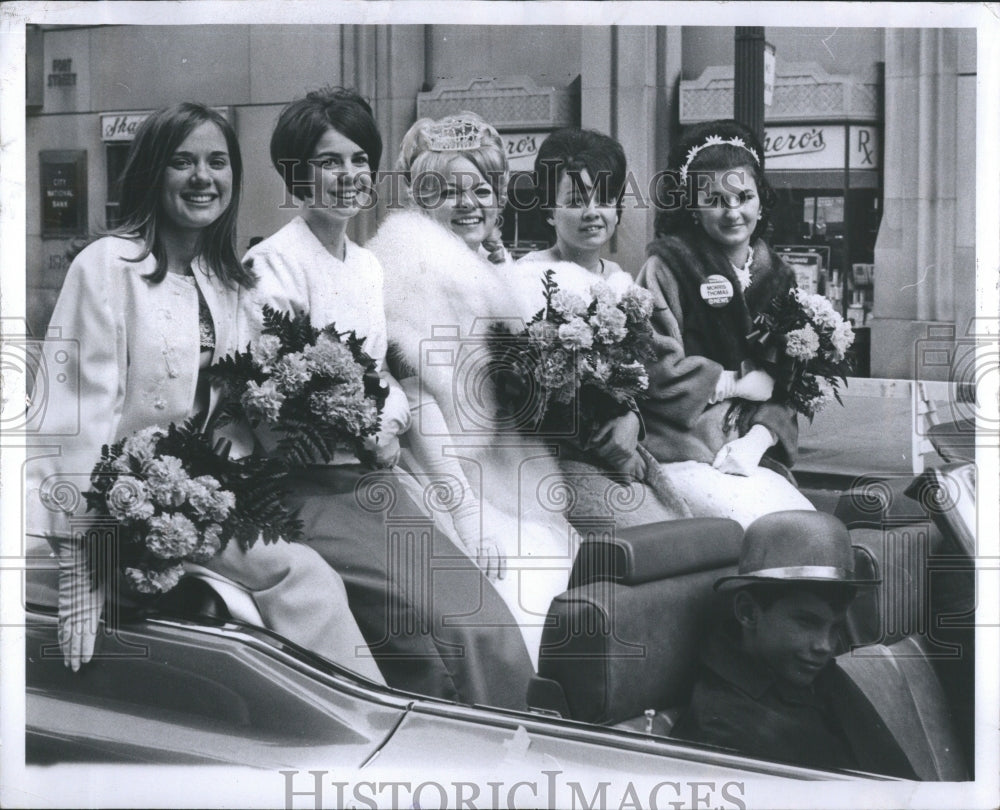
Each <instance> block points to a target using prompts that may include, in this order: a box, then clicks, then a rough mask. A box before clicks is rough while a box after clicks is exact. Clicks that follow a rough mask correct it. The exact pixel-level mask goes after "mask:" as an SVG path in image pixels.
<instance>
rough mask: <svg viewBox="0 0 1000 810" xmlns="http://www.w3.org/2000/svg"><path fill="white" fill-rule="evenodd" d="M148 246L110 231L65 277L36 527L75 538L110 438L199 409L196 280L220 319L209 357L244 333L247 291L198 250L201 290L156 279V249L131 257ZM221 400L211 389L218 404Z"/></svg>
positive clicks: (41, 380)
mask: <svg viewBox="0 0 1000 810" xmlns="http://www.w3.org/2000/svg"><path fill="white" fill-rule="evenodd" d="M140 253H141V243H139V242H138V241H133V240H129V239H124V238H121V237H114V236H109V237H104V238H102V239H99V240H97V241H96V242H93V243H92V244H90V245H88V246H87V247H86V248H85V249H84V250H83V251H81V252H80V254H79V255H78V256H77V257H76V259H74V261H73V263H72V264H71V265H70V268H69V271H68V273H67V275H66V280H65V281H64V282H63V287H62V291H61V292H60V294H59V300H58V301H57V303H56V307H55V310H54V311H53V313H52V320H51V321H50V322H49V332H48V335H47V339H46V342H45V345H44V349H43V351H42V357H41V362H40V366H39V373H38V377H37V382H36V385H35V388H34V391H33V395H32V396H33V401H32V403H31V408H30V409H29V412H33V413H38V414H40V416H39V417H38V420H37V422H36V423H34V424H33V425H32V427H33V428H37V429H33V430H32V436H31V439H30V441H29V445H30V446H29V449H28V452H27V458H28V461H27V465H26V478H27V486H26V506H25V519H26V522H27V532H28V534H31V535H38V536H45V537H53V538H55V537H60V536H62V537H65V536H69V523H68V517H69V516H70V515H73V514H76V515H82V514H83V513H84V512H85V511H86V503H85V501H84V499H83V497H82V493H83V492H84V491H86V490H87V489H89V486H90V472H91V470H92V469H93V466H94V464H95V463H96V462H97V460H98V459H99V458H100V454H101V447H102V445H105V444H111V443H113V442H115V441H117V440H118V439H120V438H123V437H125V436H127V435H129V434H131V433H133V432H135V431H137V430H141V429H142V428H146V427H151V426H153V425H159V426H161V427H166V426H167V425H168V424H169V423H170V422H175V423H177V424H180V423H182V422H183V421H184V420H185V419H186V418H188V417H189V416H190V415H191V410H192V405H193V403H194V399H195V390H196V387H197V384H198V370H199V360H200V353H201V349H200V340H199V331H198V290H201V293H202V295H203V296H204V298H205V302H206V303H207V304H208V308H209V311H210V312H211V314H212V320H213V322H214V325H215V353H214V356H213V362H214V361H215V360H217V359H219V358H221V357H223V356H224V355H226V354H229V353H231V352H233V351H234V350H235V349H236V348H237V347H239V346H240V345H241V343H242V344H243V345H245V343H246V340H247V339H248V333H247V331H246V329H244V328H243V327H241V326H240V324H239V323H238V322H237V313H238V312H239V309H240V307H239V302H240V298H241V297H242V296H244V295H246V290H245V289H243V288H240V287H237V286H236V285H233V286H227V285H226V284H225V283H223V282H222V281H221V280H220V279H219V278H218V277H216V276H215V275H214V274H212V273H210V272H209V271H208V270H207V269H206V268H205V267H204V266H203V265H202V264H201V263H200V262H199V261H198V260H195V262H194V263H193V270H194V281H195V283H196V284H197V288H196V287H195V284H192V283H191V281H190V279H185V278H183V277H180V276H177V275H175V274H172V273H168V274H167V275H166V277H165V278H164V279H163V280H162V281H161V282H158V283H153V282H150V281H149V280H147V279H146V278H144V276H147V275H149V274H150V273H152V272H153V271H154V269H155V267H156V260H155V259H154V257H153V256H152V255H149V256H147V257H146V258H145V259H143V260H142V261H140V262H129V261H126V259H127V258H131V257H135V256H138V255H139V254H140ZM214 404H215V394H214V392H213V395H212V398H211V402H210V404H209V408H210V410H211V408H212V407H213V406H214ZM244 452H245V449H244ZM238 454H240V453H239V452H237V453H234V455H238Z"/></svg>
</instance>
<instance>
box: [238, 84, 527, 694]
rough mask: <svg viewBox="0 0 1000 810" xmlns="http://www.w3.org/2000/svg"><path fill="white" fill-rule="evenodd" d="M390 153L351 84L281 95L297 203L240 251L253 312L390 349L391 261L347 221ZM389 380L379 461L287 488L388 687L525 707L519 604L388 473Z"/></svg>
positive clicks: (327, 470) (281, 148) (394, 392)
mask: <svg viewBox="0 0 1000 810" xmlns="http://www.w3.org/2000/svg"><path fill="white" fill-rule="evenodd" d="M381 154H382V138H381V135H380V134H379V131H378V127H377V125H376V123H375V119H374V116H373V114H372V109H371V107H370V106H369V105H368V103H367V102H366V101H365V100H364V99H362V98H361V97H360V96H359V95H357V93H355V92H353V91H351V90H345V89H343V88H324V89H322V90H318V91H315V92H312V93H309V94H308V95H307V96H306V97H305V98H302V99H298V100H296V101H293V102H291V103H290V104H289V105H288V106H286V107H285V109H284V110H283V111H282V112H281V115H280V116H279V118H278V122H277V125H276V126H275V129H274V133H273V134H272V137H271V159H272V162H273V163H274V166H275V168H276V169H277V170H278V172H279V174H281V175H282V179H283V180H284V183H285V186H286V189H287V190H288V192H289V193H290V194H291V195H292V196H293V197H295V198H297V200H298V201H299V203H300V209H301V213H300V215H299V216H297V217H295V218H294V219H293V220H292V221H291V222H290V223H289V224H288V225H286V226H285V227H284V228H282V229H281V230H279V231H278V232H277V233H275V234H274V235H272V236H271V237H269V238H268V239H265V240H264V241H263V242H261V243H260V244H257V245H255V246H254V247H253V248H252V249H251V250H250V251H249V253H247V256H246V258H245V259H244V262H245V263H246V264H247V265H251V266H252V267H253V269H254V271H255V272H256V274H257V276H258V278H259V282H258V285H257V289H256V296H255V300H254V301H253V302H251V307H250V315H249V317H251V318H256V319H258V320H259V319H260V317H261V309H262V307H263V304H265V303H267V304H270V305H271V306H273V307H275V308H277V309H281V310H284V311H293V312H299V311H304V312H307V313H308V314H309V315H310V319H311V321H312V323H313V325H314V326H317V327H319V326H325V325H327V324H329V323H331V322H332V323H334V324H335V325H336V327H337V329H338V330H341V331H346V330H354V331H355V332H356V334H357V336H358V337H359V338H364V340H365V344H364V346H365V351H366V352H367V353H368V354H369V355H371V356H372V357H373V358H375V359H376V360H377V361H379V362H383V361H384V359H385V353H386V318H385V309H384V306H383V291H382V288H383V270H382V266H381V264H380V263H379V261H378V259H377V258H376V257H375V255H374V254H373V253H372V252H371V251H369V250H367V249H365V248H362V247H359V246H358V245H356V244H354V242H352V241H351V240H350V239H349V238H348V237H347V226H348V224H349V222H350V221H351V219H353V218H354V217H355V216H357V214H358V213H359V212H360V211H361V210H362V207H363V206H365V205H367V204H368V203H369V202H370V201H371V194H372V187H373V177H374V174H375V172H377V171H378V167H379V161H380V158H381ZM386 374H387V373H386ZM386 379H387V382H388V383H389V385H390V394H389V396H388V398H387V399H386V402H385V405H384V406H383V410H382V415H381V418H382V422H381V432H380V434H379V436H378V440H377V442H373V443H372V446H371V447H370V448H369V450H370V454H371V458H370V462H369V463H368V464H365V465H362V464H359V463H358V460H357V459H356V458H354V457H353V456H352V455H351V454H348V453H338V454H336V455H335V457H334V458H333V459H332V461H331V462H330V463H329V464H326V465H314V466H312V467H310V468H309V469H307V470H304V471H302V472H301V473H299V474H295V475H293V477H292V481H291V484H290V486H289V490H290V491H289V500H290V501H291V504H292V505H293V506H294V507H296V508H297V509H298V516H299V518H300V519H301V520H302V522H303V527H304V533H305V535H306V537H307V538H308V539H307V540H306V543H307V544H308V545H309V546H310V547H312V548H313V549H315V550H316V551H318V552H319V554H320V555H321V556H322V557H323V559H325V560H326V561H327V563H329V564H330V566H332V567H333V568H334V569H335V570H336V571H337V572H338V573H339V574H340V575H341V577H342V578H343V580H344V585H345V586H346V590H347V597H348V600H349V602H350V606H351V610H352V611H353V613H354V615H355V617H356V619H357V621H358V624H359V625H360V627H361V631H362V633H363V634H364V637H365V640H366V641H367V643H368V646H369V647H370V648H371V653H372V654H373V655H374V658H375V660H376V661H377V662H378V664H379V667H380V668H381V671H382V673H383V674H384V676H385V680H386V681H387V682H388V683H389V685H390V686H394V687H397V688H400V689H405V690H406V691H409V692H416V693H420V694H424V695H431V696H434V697H441V698H446V699H449V700H456V701H459V702H463V703H483V704H487V705H492V706H502V707H505V708H513V709H523V708H525V705H526V704H525V697H526V690H527V683H528V679H529V677H530V676H531V671H532V670H531V661H530V659H529V657H528V654H527V650H526V649H525V647H524V643H523V641H522V638H521V635H520V633H518V632H517V629H516V626H515V624H516V623H515V621H514V619H513V617H512V616H511V615H510V612H509V611H508V610H507V608H506V606H505V604H504V602H503V601H502V600H501V599H500V598H499V597H498V596H497V595H496V593H494V592H493V590H492V588H491V587H490V585H489V583H488V582H487V580H486V579H485V577H483V576H482V574H481V572H480V570H479V568H477V566H476V565H475V564H474V563H473V562H471V561H469V559H468V558H467V557H466V555H465V554H464V553H463V552H462V550H460V549H459V548H457V547H456V546H455V545H454V544H453V543H452V542H451V539H450V538H449V537H448V536H447V534H445V533H443V532H435V533H434V534H433V535H432V536H431V538H430V539H428V541H427V542H426V543H424V542H423V541H424V539H427V535H426V534H425V533H424V531H423V528H422V527H423V526H424V525H425V523H426V513H425V512H426V510H425V509H424V508H423V507H422V506H421V505H420V503H419V501H417V502H414V501H413V500H412V499H411V498H409V497H408V495H407V490H406V489H404V488H403V486H402V483H403V482H402V479H401V477H400V476H396V475H395V474H394V473H393V472H391V468H392V467H393V466H394V465H395V463H396V461H397V458H398V456H399V437H400V436H401V435H402V434H404V433H405V432H406V430H407V429H408V428H409V426H410V405H409V403H408V401H407V399H406V396H405V395H404V393H403V391H402V390H401V389H400V388H399V387H398V384H397V383H396V382H395V380H393V379H392V378H391V376H388V375H387V376H386ZM372 467H375V468H377V469H380V470H382V472H374V471H373V470H372ZM412 489H415V488H411V490H410V491H412ZM420 494H422V493H418V496H419V495H420ZM429 494H430V495H431V496H434V495H436V494H438V493H437V491H436V490H432V491H431V492H430V493H429ZM414 527H416V528H414ZM407 537H411V538H413V540H414V542H413V543H409V542H407V539H406V538H407ZM397 539H398V544H397ZM330 631H331V632H334V628H330ZM364 652H367V651H364Z"/></svg>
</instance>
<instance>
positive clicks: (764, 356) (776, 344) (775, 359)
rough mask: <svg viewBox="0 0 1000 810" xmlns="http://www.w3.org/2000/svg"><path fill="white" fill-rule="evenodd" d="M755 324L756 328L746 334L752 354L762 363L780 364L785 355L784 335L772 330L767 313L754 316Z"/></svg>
mask: <svg viewBox="0 0 1000 810" xmlns="http://www.w3.org/2000/svg"><path fill="white" fill-rule="evenodd" d="M753 325H754V327H755V328H754V330H753V331H752V332H751V333H750V334H748V335H747V336H746V340H747V344H748V347H749V349H750V352H751V354H752V356H753V357H755V358H757V360H758V361H759V362H761V363H772V364H774V365H778V363H779V362H780V361H781V358H782V357H783V356H784V335H782V334H780V333H777V332H774V331H773V330H772V326H771V322H770V319H769V318H768V317H767V316H766V315H758V316H757V317H756V318H754V320H753Z"/></svg>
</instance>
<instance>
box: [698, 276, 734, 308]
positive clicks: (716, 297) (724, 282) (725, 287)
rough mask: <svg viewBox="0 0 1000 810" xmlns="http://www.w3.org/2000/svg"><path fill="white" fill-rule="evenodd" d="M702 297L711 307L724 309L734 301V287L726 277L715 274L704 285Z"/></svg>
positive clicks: (702, 286)
mask: <svg viewBox="0 0 1000 810" xmlns="http://www.w3.org/2000/svg"><path fill="white" fill-rule="evenodd" d="M701 297H702V300H703V301H704V302H705V303H706V304H708V305H709V306H710V307H724V306H725V305H726V304H728V303H729V302H730V301H732V300H733V285H732V284H730V282H729V279H728V278H726V277H725V276H720V275H717V274H714V273H713V274H712V275H710V276H709V277H708V278H706V279H705V281H704V282H703V283H702V285H701Z"/></svg>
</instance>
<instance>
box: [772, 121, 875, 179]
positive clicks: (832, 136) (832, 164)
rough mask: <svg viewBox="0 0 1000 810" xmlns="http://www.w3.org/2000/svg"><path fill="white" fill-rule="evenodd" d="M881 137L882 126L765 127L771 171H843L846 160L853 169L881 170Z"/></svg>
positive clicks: (808, 125)
mask: <svg viewBox="0 0 1000 810" xmlns="http://www.w3.org/2000/svg"><path fill="white" fill-rule="evenodd" d="M878 136H879V131H878V128H877V127H874V126H854V125H852V126H845V125H844V124H828V125H813V124H803V125H799V126H769V127H766V128H765V130H764V161H765V164H766V166H767V168H768V170H769V171H770V170H773V169H841V170H843V168H844V166H845V162H846V165H847V167H848V168H850V169H877V168H878V167H879V138H878ZM845 158H846V161H845Z"/></svg>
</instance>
